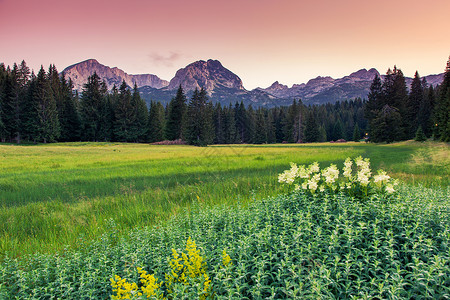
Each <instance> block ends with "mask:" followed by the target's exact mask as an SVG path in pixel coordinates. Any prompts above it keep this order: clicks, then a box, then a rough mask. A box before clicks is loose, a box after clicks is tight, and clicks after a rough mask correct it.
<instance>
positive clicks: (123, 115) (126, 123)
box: [114, 80, 138, 142]
mask: <svg viewBox="0 0 450 300" xmlns="http://www.w3.org/2000/svg"><path fill="white" fill-rule="evenodd" d="M135 122H136V110H135V108H134V107H133V100H132V96H131V92H130V90H129V89H128V87H127V84H126V83H125V80H123V81H122V84H121V85H120V88H119V99H118V102H117V103H116V106H115V110H114V136H115V138H116V139H117V140H118V141H120V142H134V141H136V140H137V138H138V134H137V132H136V131H135V130H134V129H135V128H134V126H133V125H134V123H135Z"/></svg>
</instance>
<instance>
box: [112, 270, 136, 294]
mask: <svg viewBox="0 0 450 300" xmlns="http://www.w3.org/2000/svg"><path fill="white" fill-rule="evenodd" d="M110 280H111V286H112V291H113V293H116V295H113V296H112V299H117V300H119V299H133V298H134V297H137V296H140V295H139V293H138V286H137V284H136V283H134V282H133V283H130V282H127V280H126V279H122V278H120V276H118V275H116V276H114V279H113V278H111V279H110Z"/></svg>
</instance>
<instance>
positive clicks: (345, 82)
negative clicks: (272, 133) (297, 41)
mask: <svg viewBox="0 0 450 300" xmlns="http://www.w3.org/2000/svg"><path fill="white" fill-rule="evenodd" d="M63 72H64V73H65V74H66V77H70V78H71V79H72V81H73V82H74V87H75V89H77V90H79V91H81V88H82V86H83V84H84V83H85V82H86V81H87V77H88V76H90V75H92V74H93V73H94V72H97V74H98V75H99V76H100V78H102V79H104V80H105V82H106V84H107V87H108V89H111V88H112V86H113V85H116V86H117V87H118V86H119V85H120V84H121V83H122V80H125V82H126V83H127V85H129V86H130V87H132V86H133V85H134V83H136V84H137V85H138V87H139V91H140V92H141V95H142V97H143V98H144V99H145V100H146V101H147V103H149V102H150V101H151V100H156V101H160V102H163V103H167V102H169V101H170V99H171V98H173V97H174V96H175V93H176V90H177V89H178V87H179V86H181V87H182V88H183V89H184V90H185V92H186V93H187V94H188V96H189V95H190V94H191V93H192V91H193V90H195V89H196V88H197V89H199V88H202V87H203V88H204V89H205V90H206V91H207V93H208V96H209V97H210V99H211V100H212V101H213V102H220V103H221V104H223V105H227V104H230V103H234V102H236V101H238V102H240V101H242V102H244V104H246V105H248V104H253V105H255V106H279V105H288V104H290V103H291V102H292V100H293V99H301V100H302V101H303V103H305V104H321V103H327V102H331V103H334V102H336V101H340V100H349V99H354V98H366V97H367V94H368V93H369V89H370V85H371V83H372V81H373V78H374V77H375V76H376V75H378V76H381V77H382V78H383V77H384V75H380V73H379V72H378V71H377V70H376V69H375V68H371V69H369V70H367V69H365V68H363V69H360V70H358V71H355V72H353V73H351V74H349V75H347V76H344V77H342V78H337V79H334V78H332V77H330V76H318V77H316V78H312V79H310V80H309V81H308V82H306V83H301V84H293V85H292V86H291V87H288V86H287V85H284V84H282V83H280V82H278V81H275V82H274V83H273V84H272V85H270V86H269V87H267V88H259V87H258V88H256V89H253V90H246V89H245V88H244V85H243V83H242V80H241V79H240V78H239V76H238V75H236V74H235V73H233V72H232V71H230V70H229V69H227V68H225V67H224V66H223V65H222V64H221V62H220V61H218V60H213V59H208V60H206V61H205V60H199V61H195V62H193V63H190V64H188V65H187V66H186V67H184V68H181V69H179V70H178V71H177V72H176V74H175V76H174V77H173V78H172V79H171V80H170V81H166V80H163V79H160V78H159V77H158V76H156V75H153V74H136V75H131V74H127V73H126V72H124V71H123V70H121V69H119V68H117V67H113V68H110V67H108V66H105V65H102V64H101V63H99V62H98V61H97V60H95V59H88V60H85V61H83V62H80V63H77V64H74V65H71V66H69V67H67V68H65V69H64V71H63ZM443 74H444V73H442V74H435V75H428V76H424V77H425V78H426V79H427V81H428V84H429V85H430V84H431V85H434V86H435V85H436V84H439V83H440V82H442V80H443ZM422 78H423V77H422ZM405 80H406V84H407V86H408V87H409V86H410V85H411V82H412V78H408V77H405Z"/></svg>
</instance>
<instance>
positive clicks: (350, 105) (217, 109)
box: [0, 60, 450, 146]
mask: <svg viewBox="0 0 450 300" xmlns="http://www.w3.org/2000/svg"><path fill="white" fill-rule="evenodd" d="M449 74H450V60H449V63H448V64H447V68H446V73H445V77H444V82H443V83H442V84H441V85H440V86H439V87H437V88H433V87H432V86H428V85H427V83H426V81H425V80H423V79H421V78H420V76H419V75H418V73H416V76H415V78H414V80H413V83H412V85H411V88H410V92H409V93H408V90H407V87H406V83H405V78H404V76H403V74H402V72H401V71H400V70H399V69H397V68H394V70H392V71H391V70H388V72H387V75H386V76H385V78H384V80H383V81H382V80H381V78H380V77H378V76H377V77H375V79H374V80H373V82H372V85H371V88H370V93H369V95H368V100H367V101H366V100H362V99H354V100H349V101H341V102H337V103H334V104H331V103H328V104H323V105H312V106H307V105H304V104H303V103H302V101H301V100H300V99H296V100H293V103H292V105H290V106H283V107H274V108H270V109H269V108H264V107H258V108H253V107H252V106H251V105H249V106H247V107H246V106H244V104H243V103H242V102H240V103H238V102H236V103H235V104H234V105H233V104H230V105H227V106H222V105H221V104H220V103H216V104H215V105H213V104H212V103H211V101H210V100H209V99H208V95H207V92H206V91H205V90H204V89H200V90H195V91H194V93H193V95H192V97H191V98H190V99H188V98H187V96H186V95H185V93H184V91H183V89H182V88H181V86H180V87H179V88H178V90H177V93H176V95H175V97H174V98H172V100H171V101H170V102H169V103H168V104H167V105H166V106H165V107H164V106H163V105H162V104H161V103H160V102H157V101H151V102H150V104H149V107H147V105H146V103H145V101H144V100H143V99H142V98H141V96H140V94H139V91H138V87H137V86H136V84H135V85H134V87H133V88H129V87H128V86H127V84H126V83H125V81H123V82H122V84H121V85H120V87H116V86H114V87H113V88H112V90H111V91H108V89H107V87H106V83H105V82H104V81H102V80H101V78H100V77H99V76H98V75H97V74H96V73H94V74H93V75H92V76H90V77H89V78H88V80H87V82H86V83H85V84H84V86H83V89H82V91H81V94H79V93H78V92H77V91H75V90H74V89H73V84H72V81H71V80H70V79H66V78H65V75H64V74H63V73H62V74H59V73H58V72H57V70H56V67H55V66H54V65H50V67H49V69H48V71H47V72H46V71H45V70H44V68H43V67H41V69H40V70H39V72H38V74H37V75H35V74H34V73H33V72H31V71H30V69H29V68H28V67H27V65H26V63H25V61H22V63H21V64H20V65H17V64H14V65H13V67H12V68H10V67H9V66H8V67H5V66H4V64H0V139H1V140H2V141H3V142H17V143H20V142H22V141H26V142H34V143H40V142H43V143H47V142H57V141H60V142H74V141H113V142H116V141H117V142H150V143H152V142H159V141H164V140H177V139H180V140H182V141H186V142H187V143H189V144H192V145H199V146H202V145H208V144H235V143H255V144H263V143H282V142H290V143H293V142H325V141H336V140H339V139H345V140H355V141H358V140H360V139H361V138H363V137H370V139H371V140H372V141H375V142H382V141H386V142H392V141H397V140H404V139H410V138H413V137H414V135H415V134H417V132H418V131H420V130H421V131H422V134H423V135H424V136H427V137H431V136H434V137H435V138H440V139H442V140H446V141H448V136H449V125H448V122H449V121H448V117H449V116H448V114H449V109H448V107H449V102H450V101H449V97H450V88H449V87H450V75H449Z"/></svg>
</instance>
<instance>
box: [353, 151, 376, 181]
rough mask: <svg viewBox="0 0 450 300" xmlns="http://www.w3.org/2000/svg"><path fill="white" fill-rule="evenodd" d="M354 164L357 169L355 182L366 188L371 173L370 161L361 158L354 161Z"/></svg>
mask: <svg viewBox="0 0 450 300" xmlns="http://www.w3.org/2000/svg"><path fill="white" fill-rule="evenodd" d="M355 164H356V166H357V168H358V172H357V173H356V180H357V181H358V182H359V183H360V184H361V185H362V186H368V185H369V180H370V176H371V175H372V172H370V161H369V159H368V158H365V159H363V158H362V157H361V156H359V157H357V158H356V159H355Z"/></svg>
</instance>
